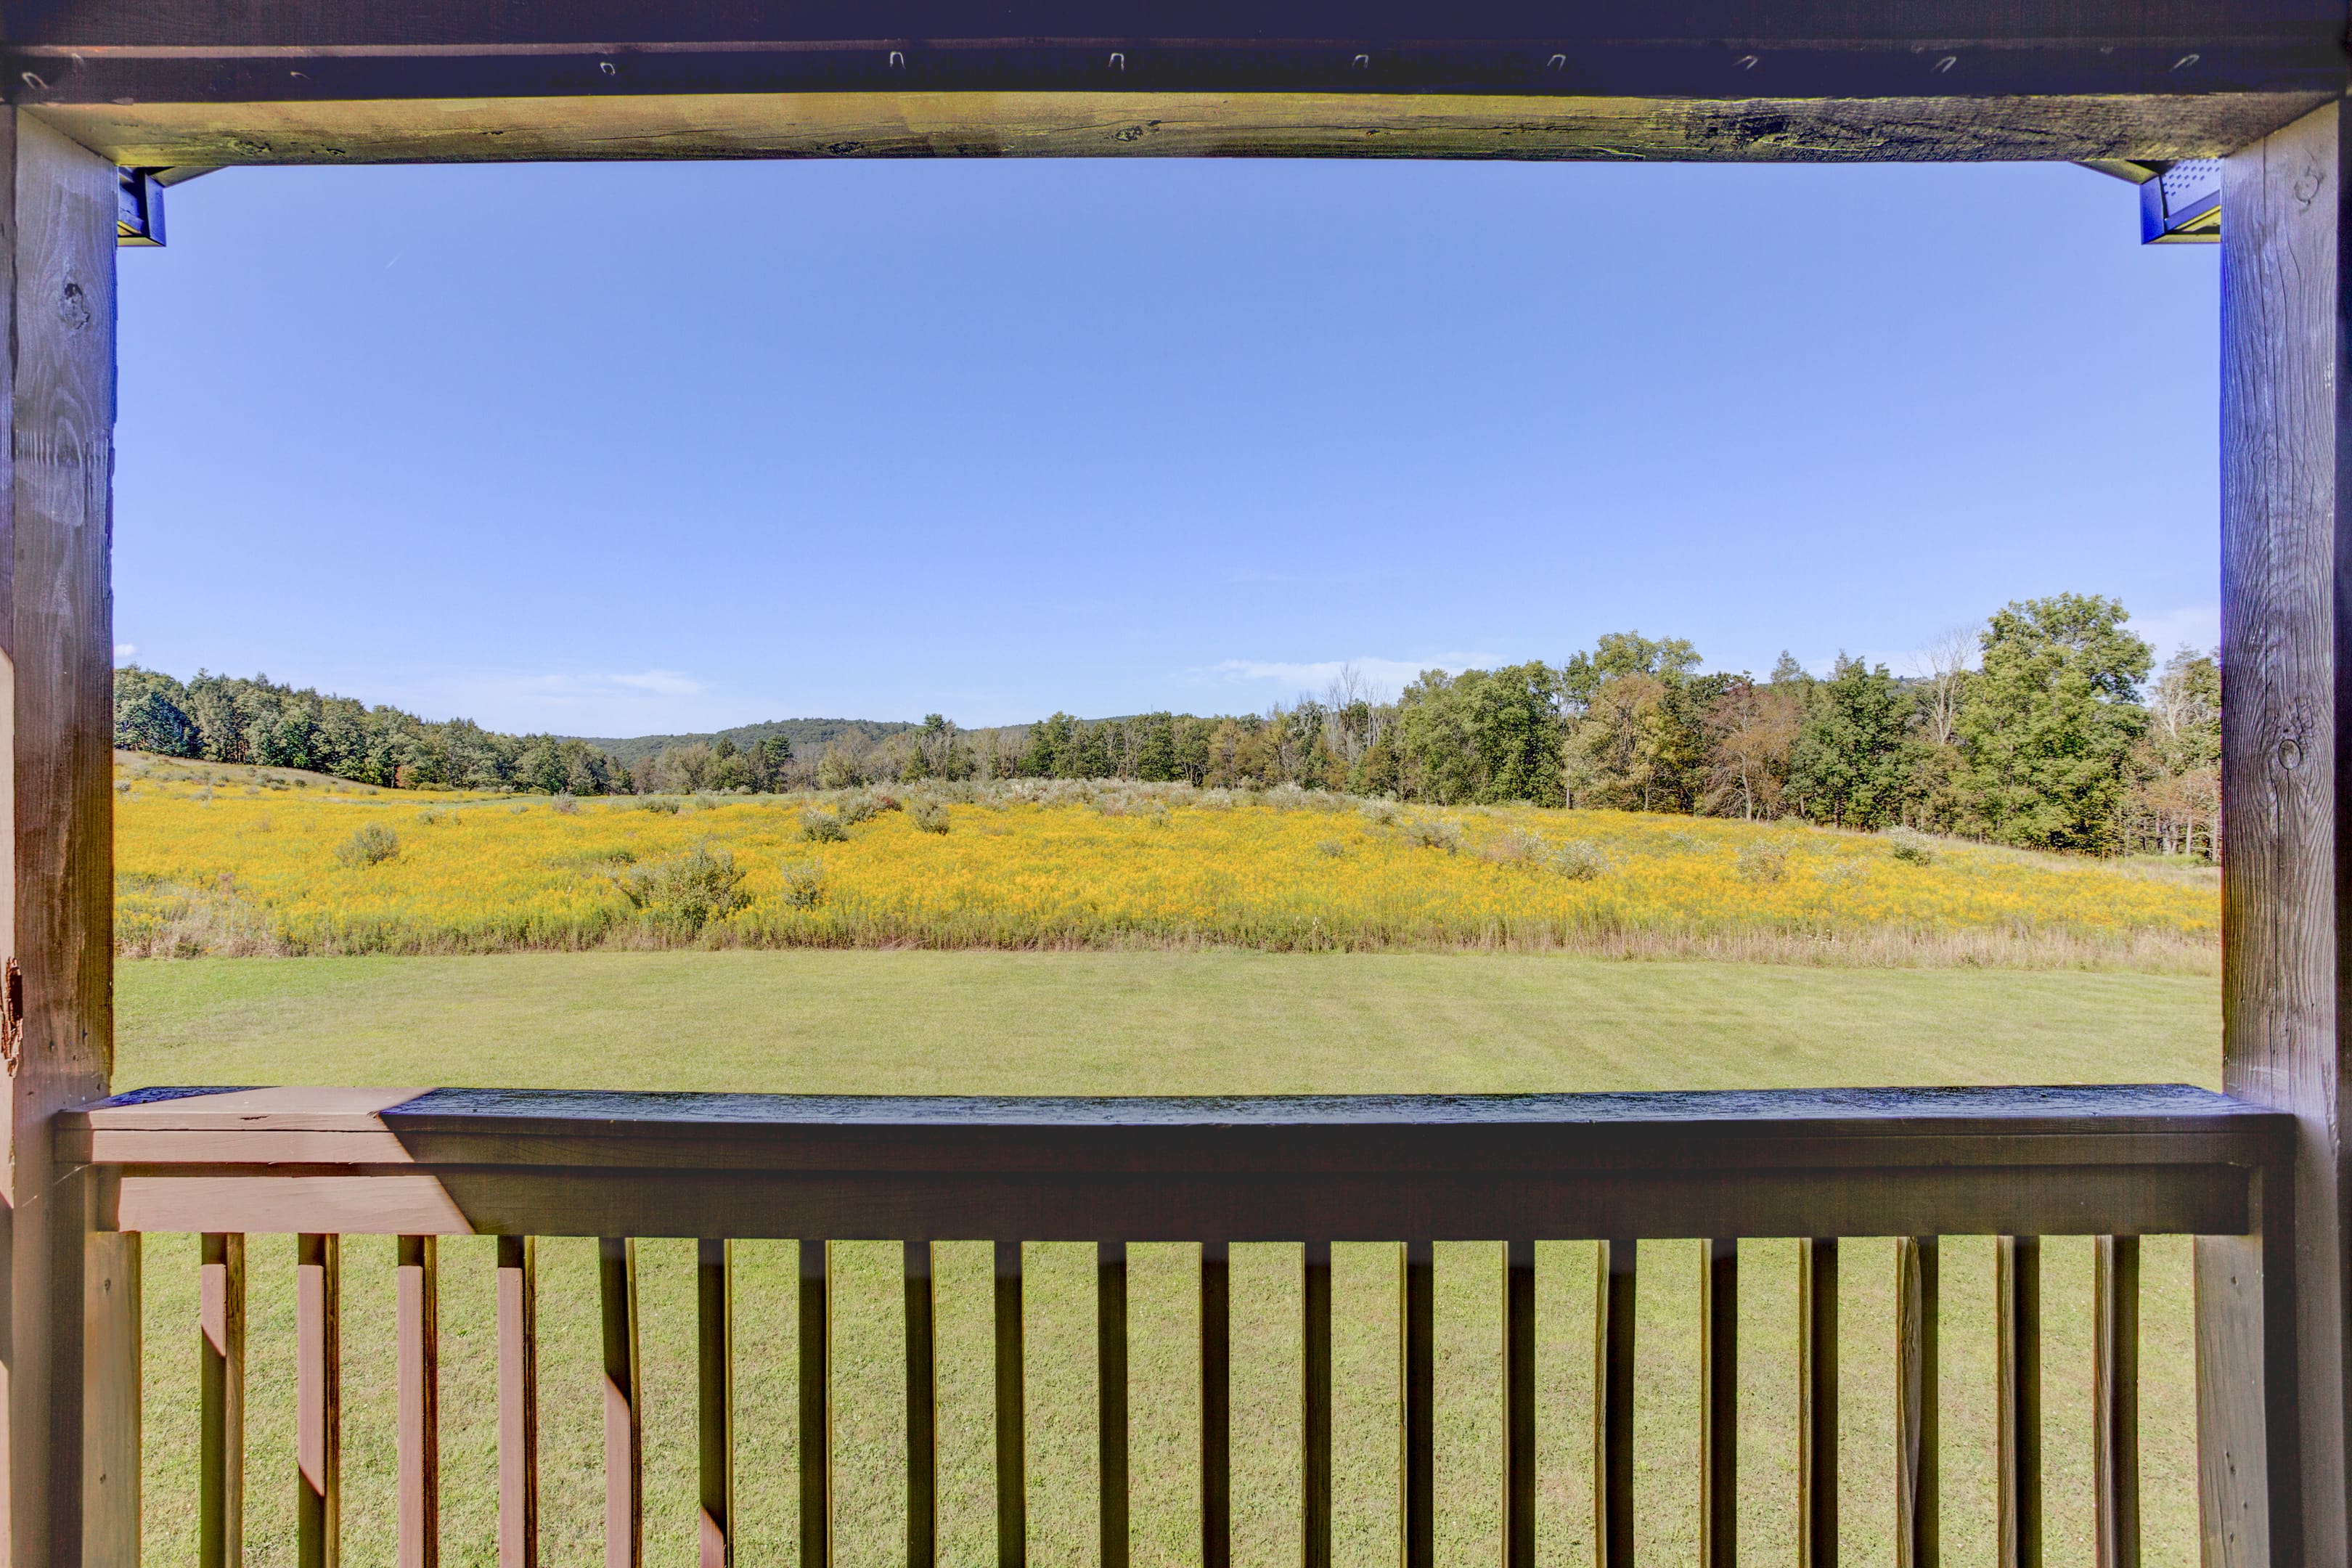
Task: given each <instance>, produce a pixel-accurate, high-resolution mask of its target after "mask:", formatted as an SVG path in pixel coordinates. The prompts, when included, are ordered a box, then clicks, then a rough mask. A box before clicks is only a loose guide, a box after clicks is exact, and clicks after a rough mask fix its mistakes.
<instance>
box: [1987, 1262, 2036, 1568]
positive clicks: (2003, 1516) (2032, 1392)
mask: <svg viewBox="0 0 2352 1568" xmlns="http://www.w3.org/2000/svg"><path fill="white" fill-rule="evenodd" d="M1993 1294H1994V1298H1995V1301H1996V1309H1995V1310H1996V1312H1997V1314H1998V1320H1997V1328H1996V1331H1995V1350H1994V1359H1995V1363H1996V1364H1997V1366H1998V1369H1999V1370H1998V1372H1997V1373H1996V1374H1995V1375H1996V1377H1997V1379H1998V1387H1999V1396H1998V1400H1997V1404H1998V1406H1999V1410H1998V1415H1997V1417H1996V1419H1997V1422H1998V1425H1999V1430H1998V1432H1997V1434H1996V1441H1995V1444H1994V1450H1995V1452H1994V1465H1995V1472H1996V1474H1997V1476H1998V1478H1999V1479H1998V1494H1997V1495H1998V1500H1999V1506H1998V1513H1999V1518H1998V1524H1999V1531H2000V1539H1999V1542H1998V1546H1997V1548H1996V1550H1997V1552H1998V1555H1997V1556H1996V1558H1995V1561H1996V1562H1997V1563H1999V1564H2000V1568H2042V1239H2041V1237H2032V1236H2004V1237H2000V1238H1999V1247H1998V1250H1997V1252H1996V1253H1995V1255H1994V1265H1993Z"/></svg>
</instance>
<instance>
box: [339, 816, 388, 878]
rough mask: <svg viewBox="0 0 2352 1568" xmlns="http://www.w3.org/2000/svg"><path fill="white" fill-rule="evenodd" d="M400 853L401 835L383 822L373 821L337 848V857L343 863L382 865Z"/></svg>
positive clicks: (351, 864) (359, 865)
mask: <svg viewBox="0 0 2352 1568" xmlns="http://www.w3.org/2000/svg"><path fill="white" fill-rule="evenodd" d="M399 853H400V835H399V834H397V833H394V831H393V830H392V829H391V828H389V827H386V826H384V825H383V823H381V822H371V823H369V824H368V825H367V826H365V827H362V828H361V829H360V830H359V831H358V832H357V833H354V834H352V836H351V837H349V838H346V839H344V840H343V842H342V844H341V847H338V848H337V849H336V850H335V858H336V859H337V860H338V861H340V862H341V863H342V864H343V865H346V866H350V867H353V868H357V867H361V866H381V865H383V863H384V862H385V861H386V860H389V859H392V858H394V856H396V855H398V854H399Z"/></svg>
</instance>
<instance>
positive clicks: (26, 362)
mask: <svg viewBox="0 0 2352 1568" xmlns="http://www.w3.org/2000/svg"><path fill="white" fill-rule="evenodd" d="M0 169H5V174H6V178H5V183H0V192H5V203H0V266H5V268H6V276H7V285H8V286H7V288H6V289H5V291H0V299H5V300H6V301H7V308H8V312H9V330H8V331H7V332H6V333H5V334H0V378H5V386H0V405H5V407H6V408H7V409H8V411H9V416H10V419H11V426H10V432H11V434H10V439H8V440H6V441H0V464H5V479H0V536H5V548H0V686H5V700H0V714H5V716H6V719H5V721H6V723H7V725H8V737H9V738H8V742H7V744H5V745H0V798H5V802H6V809H7V812H8V815H9V817H10V820H11V824H12V830H11V831H10V832H8V833H6V834H5V835H0V855H5V856H6V857H7V861H8V868H9V879H10V884H11V886H12V888H13V896H12V897H10V898H9V899H7V900H0V1065H5V1072H6V1083H7V1093H8V1118H7V1125H6V1130H5V1137H6V1141H7V1159H6V1162H5V1170H0V1182H5V1190H0V1216H5V1224H0V1242H5V1247H6V1249H7V1268H8V1280H7V1284H8V1293H7V1296H6V1298H5V1300H6V1305H5V1317H6V1321H5V1325H0V1333H5V1355H0V1378H5V1380H6V1403H7V1426H6V1431H5V1439H6V1450H7V1458H6V1486H5V1490H0V1510H5V1516H6V1531H7V1544H8V1553H9V1559H8V1560H9V1561H10V1563H14V1564H16V1568H32V1565H33V1564H47V1565H55V1568H81V1558H82V1531H81V1517H82V1510H81V1502H82V1459H83V1453H84V1448H83V1433H82V1408H83V1394H84V1372H83V1365H82V1325H83V1289H84V1260H83V1250H84V1248H83V1237H85V1236H86V1235H87V1234H88V1231H89V1197H88V1195H87V1194H86V1193H85V1192H84V1190H83V1184H82V1183H81V1182H80V1180H79V1178H78V1177H77V1176H76V1175H75V1174H74V1173H71V1172H69V1171H65V1170H61V1169H59V1168H58V1167H57V1166H55V1165H54V1164H53V1163H52V1162H51V1158H50V1153H49V1118H50V1116H51V1115H52V1114H53V1113H55V1112H56V1111H57V1110H59V1109H61V1108H63V1107H65V1106H68V1105H76V1104H80V1103H83V1102H86V1101H89V1100H97V1099H100V1098H102V1097H103V1096H104V1095H105V1093H106V1084H107V1076H108V1073H109V1072H110V1069H111V1067H112V1062H113V1056H114V1020H113V1007H112V1002H111V987H112V984H113V974H112V963H113V957H112V954H113V946H112V937H111V932H110V929H109V921H110V919H111V916H112V912H113V897H114V889H113V880H114V859H113V831H114V825H113V799H114V797H113V791H112V790H111V788H110V773H111V768H112V751H111V747H112V741H113V728H114V725H113V673H112V671H113V654H114V628H113V605H112V600H111V597H110V593H109V589H108V582H107V571H108V551H109V545H110V540H111V535H112V530H113V502H112V493H113V474H114V434H113V432H114V207H115V174H114V169H113V165H112V164H111V163H110V162H109V161H108V160H107V159H104V158H101V157H99V156H97V155H95V154H93V153H89V152H87V151H85V150H84V149H82V148H81V147H79V146H77V145H75V144H74V143H73V142H68V141H67V140H66V139H65V138H64V137H62V136H60V135H58V133H57V132H54V131H51V130H50V129H48V128H47V126H45V125H42V124H41V123H39V122H38V121H35V120H32V119H30V118H29V117H27V116H26V115H25V114H23V113H21V112H17V111H14V110H0ZM118 1353H119V1352H118Z"/></svg>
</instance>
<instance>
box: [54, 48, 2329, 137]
mask: <svg viewBox="0 0 2352 1568" xmlns="http://www.w3.org/2000/svg"><path fill="white" fill-rule="evenodd" d="M893 52H903V51H898V50H893V49H891V48H889V47H881V48H877V50H876V51H875V54H876V57H877V58H878V59H880V60H883V61H886V62H887V58H888V57H889V55H890V54H891V53H893ZM1125 52H1127V51H1124V50H1119V49H1117V48H1105V49H1104V50H1103V51H1102V53H1101V55H1100V57H1099V58H1101V59H1103V60H1104V61H1105V62H1108V58H1109V56H1110V55H1111V54H1115V53H1125ZM1351 58H1352V57H1351ZM1545 58H1546V60H1547V61H1548V59H1549V57H1545ZM1732 58H1733V59H1734V60H1735V61H1736V60H1737V59H1738V58H1742V57H1739V56H1736V55H1735V56H1733V57H1732ZM1941 58H1948V57H1946V56H1942V55H1937V56H1934V57H1932V58H1931V60H1930V64H1931V65H1932V63H1933V60H1934V59H1941ZM2176 58H2179V57H2176ZM592 68H593V66H592ZM1942 79H1947V80H1948V78H1942ZM1730 90H1733V91H1735V92H1739V93H1743V94H1747V93H1753V94H1756V95H1757V96H1741V97H1738V98H1736V99H1732V100H1709V99H1705V98H1680V97H1672V96H1665V97H1660V96H1649V97H1625V96H1618V97H1600V96H1575V97H1552V96H1528V95H1514V94H1510V93H1499V92H1496V93H1480V94H1452V93H1447V94H1438V93H1431V94H1415V93H1412V92H1360V93H1349V92H1289V93H1277V92H1181V91H1178V92H1168V91H1133V90H1129V91H1121V90H1118V89H1106V90H1099V91H1083V90H1080V91H1057V90H1043V91H1034V92H992V91H980V92H970V91H958V90H952V89H949V90H931V91H920V90H908V91H878V92H799V93H772V94H761V93H742V94H719V93H707V92H705V93H681V94H674V95H665V96H662V97H635V96H631V97H617V96H615V97H607V96H576V95H575V96H551V97H509V98H499V97H483V96H479V95H477V94H474V93H471V92H466V91H457V92H443V93H440V94H438V95H430V96H428V98H427V99H420V100H409V101H402V100H386V99H360V100H341V101H322V100H299V101H274V102H237V103H233V104H210V103H184V102H144V103H135V104H116V103H113V102H111V101H108V100H102V99H100V100H89V101H85V102H79V103H70V104H68V103H61V102H55V101H52V102H49V103H47V104H45V105H44V106H43V107H41V108H38V109H36V110H30V111H29V112H31V113H34V114H37V115H38V116H40V117H41V118H43V119H45V120H47V121H51V122H53V123H54V124H55V125H57V126H58V128H59V129H60V130H61V131H63V132H65V133H66V134H68V135H69V136H72V137H74V138H75V139H77V140H78V141H80V142H86V143H87V144H89V145H90V146H92V147H95V148H97V149H99V150H100V152H101V153H104V154H105V155H106V156H107V157H109V158H110V159H120V160H121V161H122V162H124V163H132V164H138V165H142V166H161V165H169V164H197V165H203V166H215V165H222V164H237V163H335V164H341V163H376V162H399V163H483V162H506V161H512V160H517V159H567V158H845V157H848V158H869V157H931V158H958V157H1082V158H1128V157H1290V158H1505V159H1514V160H1598V161H1605V162H1618V161H1622V159H1625V158H1628V157H1636V158H1643V159H1646V160H1650V161H1703V162H1713V161H1718V160H1727V159H1728V160H1742V161H1762V162H1794V163H1883V162H1888V161H1901V162H1929V161H1968V160H1979V159H2020V158H2038V159H2053V160H2054V159H2068V160H2083V159H2135V160H2149V159H2168V158H2208V157H2216V156H2219V155H2221V153H2225V152H2227V151H2229V150H2230V149H2231V148H2233V147H2241V146H2243V145H2245V144H2246V143H2247V142H2251V141H2252V140H2254V139H2256V138H2258V137H2261V136H2263V135H2264V134H2267V133H2268V132H2272V131H2274V130H2276V129H2277V128H2278V127H2280V126H2282V125H2284V124H2287V123H2288V122H2290V121H2293V120H2294V119H2295V118H2296V116H2298V115H2301V114H2304V113H2306V112H2308V111H2309V110H2311V109H2312V107H2313V106H2314V105H2315V104H2319V103H2323V102H2325V101H2326V93H2325V92H2324V91H2312V90H2308V89H2299V90H2293V91H2285V92H2275V93H2227V94H2215V95H2210V96H2200V95H2197V94H2192V93H2180V94H2168V93H2156V94H2145V95H2134V94H2129V93H2103V94H2088V95H2077V96H2070V97H2063V98H2049V97H2036V96H2031V95H2025V94H2019V95H2014V96H2009V97H1999V98H1979V97H1964V96H1959V95H1957V94H1955V95H1951V96H1947V97H1942V98H1909V97H1901V96H1895V95H1891V94H1890V95H1881V96H1876V97H1869V98H1861V99H1855V98H1843V99H1840V98H1802V97H1788V96H1781V95H1780V92H1782V91H1785V89H1778V90H1775V91H1768V90H1767V89H1766V87H1765V84H1764V83H1763V82H1762V81H1760V80H1757V79H1754V78H1753V76H1752V74H1750V73H1746V72H1743V73H1742V77H1741V80H1740V81H1739V82H1738V83H1735V84H1732V86H1731V88H1730Z"/></svg>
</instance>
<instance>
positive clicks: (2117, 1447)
mask: <svg viewBox="0 0 2352 1568" xmlns="http://www.w3.org/2000/svg"><path fill="white" fill-rule="evenodd" d="M2092 1274H2093V1278H2092V1286H2091V1290H2092V1298H2093V1300H2092V1312H2091V1317H2092V1355H2093V1360H2092V1363H2091V1408H2092V1415H2091V1441H2092V1471H2093V1475H2092V1482H2093V1489H2094V1492H2095V1498H2096V1503H2095V1508H2096V1516H2095V1520H2096V1535H2095V1542H2094V1549H2095V1557H2094V1561H2095V1563H2096V1565H2097V1568H2139V1237H2136V1236H2103V1237H2099V1239H2098V1243H2097V1252H2096V1255H2095V1264H2094V1266H2093V1270H2092Z"/></svg>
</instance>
